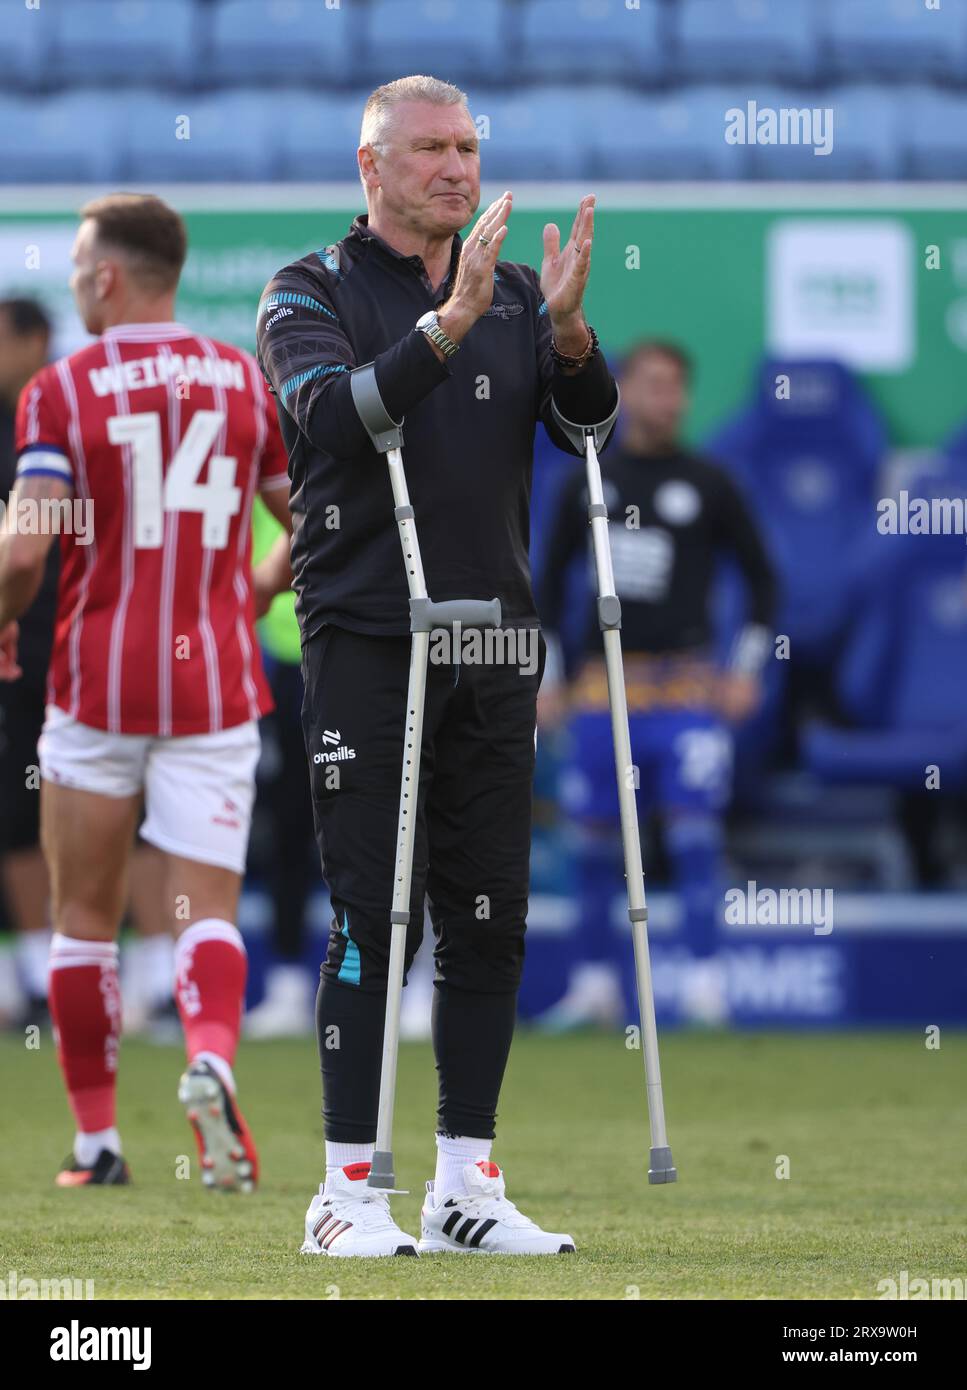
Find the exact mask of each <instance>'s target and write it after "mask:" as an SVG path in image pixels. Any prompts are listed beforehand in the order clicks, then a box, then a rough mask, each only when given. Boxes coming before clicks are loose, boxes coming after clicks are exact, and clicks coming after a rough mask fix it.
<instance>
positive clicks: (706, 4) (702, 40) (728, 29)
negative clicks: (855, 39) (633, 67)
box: [672, 0, 819, 82]
mask: <svg viewBox="0 0 967 1390" xmlns="http://www.w3.org/2000/svg"><path fill="white" fill-rule="evenodd" d="M672 16H673V36H674V39H673V41H674V54H675V57H674V65H675V69H676V71H677V72H678V73H679V74H680V75H682V76H684V77H686V78H690V79H698V80H701V81H716V82H721V81H727V80H730V79H732V78H766V79H767V80H770V79H771V80H774V81H779V82H782V81H794V82H809V81H812V80H813V79H815V78H816V77H817V76H818V69H819V23H818V20H819V16H818V13H817V7H816V5H815V3H813V0H780V3H778V4H777V3H776V0H681V3H680V4H679V5H678V6H677V7H674V8H673V10H672Z"/></svg>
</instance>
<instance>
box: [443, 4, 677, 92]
mask: <svg viewBox="0 0 967 1390" xmlns="http://www.w3.org/2000/svg"><path fill="white" fill-rule="evenodd" d="M468 8H473V7H468ZM519 24H520V32H519V38H518V39H517V41H516V42H515V45H514V47H515V49H516V53H515V61H516V69H517V74H518V75H519V76H524V77H529V78H536V79H539V80H550V79H553V80H563V79H565V78H570V79H574V78H577V79H581V80H584V81H594V80H598V79H602V78H603V79H607V78H626V79H630V80H635V81H642V80H645V81H655V80H657V79H659V78H660V77H662V76H664V74H665V72H666V71H667V68H668V45H667V41H666V32H665V31H666V24H665V21H664V7H663V6H661V5H659V3H658V0H641V4H640V8H638V9H628V8H627V6H626V5H625V3H624V0H525V2H524V4H523V6H522V8H521V12H520V18H519Z"/></svg>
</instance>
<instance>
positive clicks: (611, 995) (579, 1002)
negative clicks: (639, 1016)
mask: <svg viewBox="0 0 967 1390" xmlns="http://www.w3.org/2000/svg"><path fill="white" fill-rule="evenodd" d="M623 1017H624V1000H623V998H622V995H621V980H620V977H619V975H618V971H617V970H616V969H615V967H614V966H613V965H610V964H608V962H606V961H600V962H599V961H585V962H584V963H583V964H581V965H578V966H575V968H574V969H573V970H572V972H571V978H570V980H569V981H568V987H567V993H566V994H565V995H564V996H563V997H562V998H561V999H559V1000H558V1001H557V1003H556V1004H554V1005H552V1007H551V1008H550V1009H548V1010H547V1011H546V1012H545V1013H543V1014H541V1016H540V1018H539V1019H538V1020H537V1024H538V1027H539V1028H542V1029H544V1030H545V1031H546V1032H548V1033H569V1032H571V1031H572V1030H574V1029H578V1028H593V1027H598V1028H616V1027H617V1026H618V1024H619V1023H620V1022H621V1020H622V1018H623Z"/></svg>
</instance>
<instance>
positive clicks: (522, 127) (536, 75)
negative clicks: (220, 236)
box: [0, 0, 967, 182]
mask: <svg viewBox="0 0 967 1390" xmlns="http://www.w3.org/2000/svg"><path fill="white" fill-rule="evenodd" d="M163 10H164V24H163V25H161V26H159V25H158V22H157V16H158V13H159V6H158V4H151V3H149V2H148V0H44V4H43V6H42V7H41V8H40V9H38V10H28V9H27V8H26V7H24V6H20V5H16V4H8V5H5V6H3V7H2V8H0V79H2V80H3V84H4V91H5V92H7V93H13V92H15V91H18V90H19V91H24V92H30V93H31V94H32V107H31V109H32V110H34V111H35V112H36V113H37V121H36V124H35V128H34V129H33V130H32V131H31V130H29V129H27V128H26V127H24V128H22V129H21V130H20V134H19V135H18V149H19V156H18V157H15V158H13V159H9V160H8V159H5V160H4V161H3V164H2V167H0V180H3V181H5V182H17V181H23V180H25V179H29V180H30V181H34V182H43V181H51V180H56V179H59V178H62V177H64V174H63V172H62V170H63V169H64V158H63V150H64V142H63V141H61V140H60V138H59V136H58V135H57V134H56V132H57V131H58V129H59V121H60V116H61V113H62V112H63V111H65V110H71V111H73V112H74V114H75V116H76V117H77V118H78V119H82V117H83V113H84V110H85V108H84V105H83V103H82V102H81V101H80V100H78V101H77V102H76V104H75V105H74V106H73V107H65V106H63V105H62V104H61V103H63V102H64V101H65V100H66V98H67V97H69V96H76V97H78V98H79V97H80V96H82V95H83V94H95V93H99V92H100V93H104V92H105V91H106V89H107V87H110V89H111V91H112V92H114V91H115V90H116V89H119V88H120V89H129V90H130V91H131V94H132V99H133V100H135V101H136V102H137V104H139V105H140V104H141V103H142V102H146V101H148V98H147V97H145V96H143V95H142V91H143V89H144V88H146V87H147V88H150V89H151V92H152V95H151V98H150V99H151V100H152V101H160V100H161V99H162V97H163V95H164V93H165V92H170V93H171V94H172V95H173V96H175V95H176V96H177V97H178V106H179V112H180V111H183V110H186V109H187V108H186V106H185V102H186V99H187V98H188V96H189V95H191V96H193V97H195V98H197V99H199V100H201V99H204V100H205V102H206V103H211V104H210V105H208V104H206V105H205V106H204V107H203V110H204V112H205V113H206V121H207V122H208V123H209V126H210V128H211V129H212V130H214V131H216V132H217V135H216V144H215V150H217V156H218V158H217V159H216V158H215V157H214V152H215V151H214V150H213V153H212V155H211V156H209V157H207V158H206V157H203V156H202V155H201V154H200V153H199V152H198V151H197V150H194V151H192V154H191V156H190V157H188V158H181V157H180V154H181V153H182V152H174V153H172V152H169V153H170V154H171V161H172V167H175V168H177V169H178V170H179V171H180V172H179V173H178V177H180V178H194V179H212V178H215V179H231V178H234V177H237V176H238V175H237V174H236V173H235V172H233V171H237V170H250V169H253V168H263V167H264V163H265V159H264V148H263V146H262V144H261V142H257V143H256V147H255V149H254V150H250V149H249V148H248V139H249V132H250V127H249V125H248V123H247V122H244V121H242V123H241V124H237V125H235V124H234V122H235V121H236V119H237V118H238V117H239V114H240V106H239V103H238V102H237V101H235V102H233V95H237V94H239V93H240V92H247V91H249V92H253V100H254V88H255V86H256V85H257V86H259V87H260V88H261V89H262V91H263V93H264V94H265V95H266V96H270V97H271V98H272V104H273V105H274V107H275V113H274V116H273V117H272V121H273V125H274V126H275V127H276V128H274V129H273V130H272V132H271V133H270V136H269V149H270V150H271V151H272V152H273V163H272V168H271V176H272V177H273V178H277V179H302V178H305V177H306V176H307V175H306V168H305V166H304V165H303V163H302V161H301V160H300V159H299V158H297V155H298V152H299V151H300V150H303V149H308V150H310V152H311V151H312V150H313V148H314V143H313V141H312V140H311V139H310V138H309V136H308V134H307V132H306V130H302V129H296V128H294V127H295V126H296V125H297V124H298V122H299V120H301V119H307V120H308V121H309V122H310V124H309V126H308V130H309V131H315V130H317V129H318V126H317V124H316V122H317V121H327V120H329V119H331V116H332V112H333V108H332V107H331V106H327V105H326V104H325V103H326V102H327V101H328V100H330V99H331V98H333V97H335V96H337V95H338V96H339V97H340V98H341V99H342V100H343V101H344V102H345V101H346V100H347V99H348V98H350V97H352V96H353V95H354V94H355V93H356V92H358V91H360V90H362V88H363V87H368V88H371V87H372V86H373V85H374V84H375V83H376V82H377V81H380V80H387V79H388V78H392V77H395V76H399V75H400V74H401V73H403V72H407V71H414V70H416V71H430V72H437V73H442V74H445V75H447V76H448V77H450V78H451V79H452V80H454V81H456V82H459V83H461V84H462V85H464V86H465V87H466V88H467V89H468V91H469V95H470V99H471V107H472V109H473V110H474V111H475V112H480V113H482V114H485V115H487V116H489V117H490V118H491V131H490V132H489V133H484V137H483V138H489V139H492V140H493V142H494V143H493V145H492V146H491V149H490V153H491V155H492V159H491V169H492V171H493V176H494V177H496V178H505V177H515V178H568V177H570V178H580V177H585V176H589V175H595V176H598V177H605V178H612V179H628V180H632V179H659V180H661V179H668V180H676V179H736V178H738V179H750V178H751V179H762V180H781V179H799V180H803V179H808V180H815V179H836V180H847V179H848V180H860V181H862V180H869V179H888V178H905V179H932V180H936V179H949V178H962V177H963V176H964V172H965V169H967V153H965V149H964V143H963V139H962V135H961V132H962V131H963V130H964V129H967V11H965V10H964V8H963V6H962V5H954V4H946V3H945V4H944V5H943V6H942V7H941V8H940V9H939V10H927V9H926V7H925V6H924V5H923V4H922V3H921V0H839V3H836V4H827V3H825V0H782V3H781V4H777V3H772V2H771V0H641V3H640V6H639V7H638V8H637V9H630V10H629V9H628V8H627V7H626V5H625V4H624V3H623V0H478V3H475V4H474V5H467V4H465V3H462V0H354V3H353V4H352V5H345V6H340V7H339V8H338V9H329V8H327V7H326V6H325V5H324V4H323V3H322V2H321V0H164V6H163ZM428 33H432V35H433V37H431V38H428V37H427V35H428ZM417 34H418V35H419V38H418V39H416V38H414V35H417ZM387 54H391V55H392V56H391V58H390V59H389V60H387ZM898 80H900V81H902V83H903V84H904V85H903V92H902V95H903V100H902V102H901V101H898V100H897V95H896V92H895V90H894V89H893V87H891V85H890V84H894V85H895V83H896V81H898ZM283 86H284V92H285V97H286V102H285V106H284V108H282V107H280V103H279V94H280V90H281V88H282V87H283ZM609 89H610V96H609V99H608V100H607V101H605V100H603V99H602V98H603V96H604V95H605V93H606V92H607V91H608V90H609ZM135 93H137V95H136V96H135ZM750 99H755V100H757V101H758V102H759V104H760V106H762V105H771V106H774V107H777V108H783V107H786V108H792V109H793V110H802V109H803V108H806V107H809V108H813V107H819V108H822V109H825V108H827V107H829V108H831V109H832V111H833V114H834V131H835V138H834V145H833V152H832V153H831V154H830V155H828V156H823V157H820V156H817V155H816V154H814V152H813V150H812V149H811V148H810V147H808V146H806V147H803V146H799V147H797V146H794V145H789V144H779V145H764V144H754V145H753V144H743V145H738V146H737V145H729V144H727V143H726V141H725V138H724V135H725V123H726V122H725V113H726V111H727V110H728V109H729V108H730V107H731V106H735V105H738V106H740V107H744V105H745V103H746V101H748V100H750ZM219 102H224V103H225V106H226V111H227V113H228V119H227V123H226V124H224V125H223V123H222V122H220V121H216V120H214V118H213V117H212V116H209V114H208V113H209V112H213V111H214V106H215V104H216V103H219ZM263 105H264V104H263V103H258V102H256V109H262V107H263ZM87 109H88V111H89V113H90V120H91V126H90V128H89V130H87V129H86V128H85V127H84V126H81V128H80V132H79V136H80V137H81V139H80V143H83V137H84V136H85V135H86V137H87V139H89V140H90V141H91V142H93V140H95V139H97V138H100V133H101V128H100V125H99V123H98V121H97V117H96V111H95V103H91V104H90V106H89V107H88V108H87ZM139 128H140V121H139ZM75 138H76V137H75ZM108 139H109V140H112V139H113V140H115V141H117V142H118V143H119V144H120V143H123V146H124V149H123V157H122V152H121V151H114V152H110V151H103V152H101V153H100V154H99V155H95V154H88V155H86V156H85V157H84V158H83V159H82V162H81V165H80V169H79V171H78V172H79V176H83V177H88V176H89V175H88V171H89V170H90V168H91V167H92V165H93V164H96V165H97V166H98V168H99V169H102V170H105V169H106V170H108V171H109V172H108V173H107V174H105V175H102V176H103V177H111V176H112V173H113V170H114V169H115V168H117V167H119V166H123V168H124V169H125V170H126V172H127V174H128V176H129V177H131V178H134V179H137V178H138V177H139V176H142V177H144V178H148V177H152V176H153V177H158V174H157V172H156V171H157V169H158V168H159V160H160V161H161V162H162V163H163V162H164V160H163V159H162V157H161V153H160V150H159V148H158V147H157V146H156V145H155V144H154V143H153V142H152V140H151V139H150V138H149V139H148V143H147V145H146V146H145V154H144V163H143V166H142V165H141V164H140V163H139V158H140V156H139V149H140V147H139V146H138V145H137V144H135V143H133V142H132V141H131V140H129V139H127V138H126V135H125V130H124V125H123V123H122V124H121V125H119V126H115V127H113V134H112V132H111V131H110V130H109V132H108ZM320 139H321V142H322V143H323V144H324V143H325V139H324V135H323V136H321V137H320ZM25 141H26V143H24V142H25ZM10 143H11V141H10V139H9V138H7V139H6V140H5V141H4V146H5V147H8V146H9V145H10ZM215 164H219V166H220V167H219V168H218V169H216V172H215V173H211V172H209V171H210V170H211V169H212V167H213V166H214V165H215ZM311 167H312V169H313V174H312V176H314V177H339V176H342V177H345V170H344V169H343V167H342V165H341V164H340V165H339V167H338V168H335V169H334V168H333V164H332V161H330V160H329V159H328V158H327V155H326V152H325V150H321V151H320V152H319V153H318V155H317V158H316V159H315V160H314V161H312V165H311ZM31 170H32V172H30V171H31ZM242 176H243V177H252V176H254V175H251V174H243V175H242Z"/></svg>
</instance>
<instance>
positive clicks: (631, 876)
mask: <svg viewBox="0 0 967 1390" xmlns="http://www.w3.org/2000/svg"><path fill="white" fill-rule="evenodd" d="M551 410H552V413H553V415H554V418H555V420H556V421H557V423H558V425H559V426H560V427H561V429H562V430H563V432H564V433H565V434H566V435H567V437H568V439H570V441H571V443H572V444H573V445H574V447H575V448H576V449H580V450H581V451H582V452H583V453H584V457H585V463H586V465H587V478H588V503H589V506H588V520H589V522H590V523H591V539H592V542H593V544H594V567H595V570H596V572H597V579H598V626H599V627H600V629H601V634H602V637H603V639H604V659H605V664H606V665H607V668H608V703H609V704H610V706H611V736H612V739H613V741H614V762H615V772H616V774H617V778H618V805H619V807H620V810H621V840H622V844H623V846H624V859H625V879H626V881H627V885H628V917H629V919H630V921H631V933H632V936H633V938H634V943H635V980H636V983H637V986H638V1014H639V1017H640V1019H641V1039H642V1045H643V1051H644V1059H645V1092H646V1095H647V1097H648V1120H649V1124H650V1127H651V1151H650V1153H649V1156H648V1181H649V1182H650V1183H664V1182H675V1180H676V1179H677V1177H678V1172H677V1170H676V1168H675V1166H674V1164H673V1163H672V1151H671V1149H670V1148H669V1146H668V1136H667V1135H666V1133H665V1103H664V1100H663V1098H662V1089H661V1068H660V1066H659V1063H658V1028H657V1026H656V1024H655V995H654V991H653V989H652V983H651V959H650V955H649V951H648V908H647V907H646V906H645V876H644V872H643V871H642V867H641V840H640V838H639V834H638V810H637V807H636V805H635V787H634V777H633V771H634V769H633V764H632V761H631V734H630V733H629V730H628V702H627V699H626V698H625V673H624V662H623V660H622V657H621V601H620V600H619V598H618V596H617V594H616V593H615V588H614V570H613V568H612V565H611V539H610V537H609V535H608V509H607V507H606V506H605V504H604V491H603V489H602V486H601V465H600V464H599V462H598V443H599V442H600V440H601V439H606V438H607V433H608V427H609V426H610V424H611V421H612V420H613V419H614V417H615V415H616V414H617V410H618V407H617V406H615V409H614V411H613V412H612V414H611V415H610V416H609V417H608V419H607V420H605V421H603V422H602V423H601V424H599V425H576V424H574V422H573V421H571V420H566V419H565V418H564V416H563V415H562V414H561V413H560V411H559V410H558V409H557V405H556V404H555V403H554V401H553V398H552V403H551Z"/></svg>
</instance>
